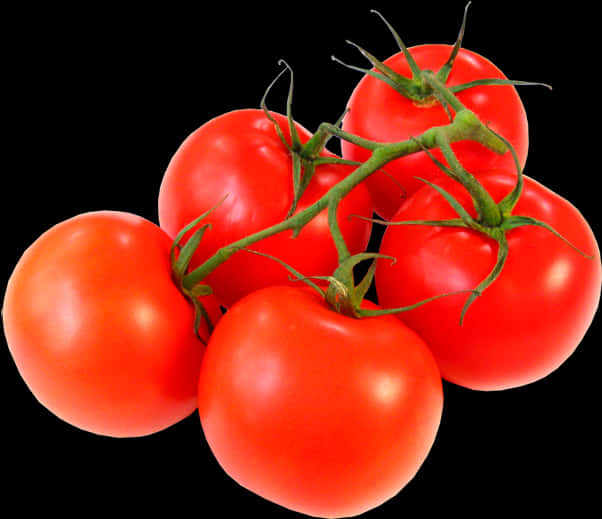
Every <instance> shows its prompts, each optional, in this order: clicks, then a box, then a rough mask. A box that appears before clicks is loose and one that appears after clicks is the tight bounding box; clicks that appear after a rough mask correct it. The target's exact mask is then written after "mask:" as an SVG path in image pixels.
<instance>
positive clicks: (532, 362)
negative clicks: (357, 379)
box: [375, 171, 601, 390]
mask: <svg viewBox="0 0 602 519" xmlns="http://www.w3.org/2000/svg"><path fill="white" fill-rule="evenodd" d="M475 176H476V177H477V178H478V179H479V180H480V182H481V184H482V185H483V186H484V187H485V189H486V190H487V191H488V192H489V193H490V194H491V196H492V197H493V199H494V200H495V201H499V200H501V199H502V198H503V197H504V196H505V195H506V194H507V193H508V192H509V191H510V190H511V189H512V187H513V185H514V183H515V182H516V174H510V173H507V172H502V171H491V172H487V173H482V174H478V175H475ZM524 180H525V183H524V189H523V193H522V195H521V197H520V199H519V201H518V204H517V205H516V207H515V209H514V210H513V214H515V215H523V216H530V217H532V218H536V219H538V220H540V221H543V222H546V223H547V224H549V225H551V226H552V227H553V228H554V229H555V230H556V231H558V232H559V233H560V234H561V235H562V236H563V237H564V238H566V239H567V240H568V241H569V242H570V243H571V244H573V245H574V246H575V247H577V248H578V249H579V250H580V251H582V252H583V253H584V254H587V255H593V256H594V258H593V259H591V258H587V257H585V256H584V255H582V254H580V253H579V252H578V251H576V250H575V249H574V248H572V247H571V246H569V245H568V244H567V243H566V242H565V241H563V240H562V239H560V238H559V237H557V236H555V235H554V234H553V233H552V232H550V231H549V230H547V229H544V228H542V227H539V226H523V227H518V228H515V229H512V230H510V231H507V232H506V238H507V241H508V245H509V253H508V258H507V260H506V264H505V266H504V267H503V270H502V272H501V274H500V275H499V277H498V278H497V279H496V280H495V281H494V282H493V283H492V284H491V285H490V286H489V287H488V288H487V289H486V290H485V291H484V292H483V293H482V295H481V296H479V297H477V298H476V299H475V300H474V302H473V303H472V304H471V305H470V306H469V307H468V310H467V312H466V315H465V318H464V321H463V324H462V325H461V326H460V324H459V320H460V315H461V310H462V307H463V305H464V303H465V301H466V298H467V296H466V295H453V296H448V297H443V298H440V299H437V300H436V301H433V302H430V303H428V304H425V305H423V306H421V307H418V308H416V309H414V310H411V311H408V312H404V313H401V314H398V317H399V318H400V319H401V320H403V322H405V323H406V324H407V325H408V326H410V327H411V328H412V329H413V330H415V331H416V332H417V333H418V334H419V335H420V336H421V337H422V338H423V339H424V340H425V342H426V343H427V344H428V345H429V347H430V348H431V349H432V351H433V353H434V354H435V357H436V359H437V362H438V364H439V367H440V369H441V373H442V376H443V378H444V379H447V380H449V381H451V382H454V383H456V384H458V385H461V386H465V387H468V388H471V389H479V390H499V389H507V388H512V387H518V386H522V385H525V384H529V383H531V382H534V381H536V380H539V379H541V378H542V377H545V376H546V375H548V374H549V373H551V372H552V371H554V370H555V369H556V368H558V367H559V366H560V365H561V364H562V363H563V362H564V361H565V360H566V359H567V358H568V357H569V356H570V355H571V354H572V352H573V351H574V350H575V349H576V347H577V346H578V344H579V342H580V341H581V339H582V338H583V336H584V335H585V333H586V331H587V329H588V327H589V325H590V324H591V322H592V319H593V317H594V314H595V312H596V309H597V306H598V302H599V299H600V282H601V267H600V252H599V249H598V245H597V243H596V239H595V237H594V235H593V232H592V230H591V228H590V227H589V225H588V223H587V222H586V221H585V219H584V218H583V216H582V215H581V214H580V213H579V211H578V210H577V209H576V208H575V207H574V206H573V205H572V204H570V203H569V202H568V201H567V200H565V199H563V198H562V197H560V196H559V195H557V194H555V193H553V192H552V191H550V190H549V189H548V188H546V187H544V186H543V185H541V184H540V183H538V182H536V181H535V180H533V179H531V178H529V177H525V178H524ZM439 185H440V186H441V187H443V188H444V189H445V190H447V191H448V192H449V193H450V194H452V195H453V196H454V197H455V198H456V199H457V200H458V201H459V202H460V203H461V204H462V206H463V207H464V208H465V209H466V210H467V211H469V213H470V214H471V215H472V216H473V217H474V216H475V213H474V207H473V205H472V201H471V199H470V198H469V196H468V194H467V192H466V190H465V189H464V188H463V187H462V186H461V185H460V184H459V183H457V182H454V181H453V180H451V179H446V180H442V181H440V182H439ZM454 217H457V215H456V214H455V213H454V211H453V210H452V209H451V207H450V205H449V204H448V202H447V201H446V200H444V198H443V197H442V196H441V195H440V194H439V193H438V192H437V191H436V190H434V189H432V188H431V187H430V186H425V187H424V188H422V189H420V190H418V191H417V192H416V193H414V195H413V196H411V197H410V198H409V199H408V200H407V202H406V203H404V205H403V206H402V207H401V209H400V210H399V212H398V213H397V214H396V215H395V217H394V220H393V221H404V220H440V219H448V218H454ZM380 252H381V253H382V254H386V255H389V256H393V257H395V258H396V259H397V261H396V262H395V263H394V264H392V262H391V261H380V260H379V262H378V265H377V269H376V275H375V285H376V292H377V295H378V301H379V304H380V305H382V306H384V307H399V306H404V305H406V304H409V303H413V302H415V301H419V300H422V299H425V298H428V297H430V296H434V295H437V294H445V293H450V292H455V291H459V290H470V289H473V288H475V287H476V286H477V285H478V284H479V283H480V282H481V281H482V280H483V279H485V278H486V276H487V275H488V274H489V272H490V271H491V270H492V268H493V266H494V265H495V263H496V257H497V243H496V242H495V241H494V240H492V239H491V238H489V237H487V236H485V235H483V234H482V233H480V232H477V231H473V230H470V229H464V228H460V227H440V226H434V227H432V226H425V225H398V226H389V227H387V229H386V230H385V232H384V236H383V239H382V243H381V248H380Z"/></svg>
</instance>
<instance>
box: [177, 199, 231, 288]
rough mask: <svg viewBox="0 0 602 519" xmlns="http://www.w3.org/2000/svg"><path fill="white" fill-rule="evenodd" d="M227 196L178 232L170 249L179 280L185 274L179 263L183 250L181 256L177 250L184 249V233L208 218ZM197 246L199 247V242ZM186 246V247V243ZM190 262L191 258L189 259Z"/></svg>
mask: <svg viewBox="0 0 602 519" xmlns="http://www.w3.org/2000/svg"><path fill="white" fill-rule="evenodd" d="M226 198H228V195H227V194H226V195H225V196H224V197H223V198H222V199H221V200H220V201H219V202H218V203H217V204H215V205H214V206H213V207H212V208H211V209H209V210H208V211H206V212H204V213H203V214H202V215H201V216H199V217H198V218H195V219H194V220H193V221H192V222H190V223H189V224H188V225H186V226H185V227H183V228H182V229H181V230H180V232H178V234H177V235H176V237H175V238H174V239H173V241H172V243H171V248H170V250H169V256H170V258H171V266H172V271H173V272H174V274H176V278H177V279H178V280H180V279H181V276H183V275H184V272H181V265H179V264H178V262H179V261H180V257H181V256H182V252H180V254H179V256H180V257H178V258H176V250H183V248H182V246H181V245H180V242H181V241H182V238H183V237H184V235H185V234H186V233H187V232H189V231H190V230H192V229H194V227H196V226H197V225H198V224H199V223H200V222H201V220H203V219H205V218H207V216H209V215H210V214H211V213H212V212H213V211H215V210H216V209H217V208H218V207H219V206H220V205H221V204H222V203H223V202H224V200H225V199H226ZM207 226H209V227H210V226H211V224H207V225H205V226H203V227H205V228H207ZM204 232H205V230H203V233H204ZM201 237H202V235H201ZM189 241H190V240H189ZM199 241H200V238H199ZM196 246H197V247H198V243H197V245H196ZM184 247H186V245H185V246H184ZM192 252H194V251H192ZM186 254H190V252H187V253H186ZM188 262H190V260H188ZM186 267H188V264H187V265H186Z"/></svg>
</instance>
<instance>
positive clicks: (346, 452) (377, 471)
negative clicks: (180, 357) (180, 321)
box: [199, 286, 443, 517]
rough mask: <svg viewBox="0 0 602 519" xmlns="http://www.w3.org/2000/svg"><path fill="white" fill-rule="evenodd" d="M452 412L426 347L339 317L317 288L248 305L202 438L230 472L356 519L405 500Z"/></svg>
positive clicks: (215, 383) (211, 395)
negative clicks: (402, 493)
mask: <svg viewBox="0 0 602 519" xmlns="http://www.w3.org/2000/svg"><path fill="white" fill-rule="evenodd" d="M366 304H370V303H366ZM374 306H375V305H372V307H374ZM249 330H252V333H249ZM442 405H443V393H442V382H441V378H440V375H439V370H438V368H437V365H436V363H435V361H434V359H433V356H432V354H431V352H430V351H429V349H428V348H427V346H426V345H425V344H424V342H423V341H422V339H420V337H418V336H417V335H416V334H415V333H414V332H413V331H411V330H410V329H409V328H407V327H406V326H404V325H403V324H402V323H401V322H400V321H399V320H397V319H396V318H395V317H392V316H390V315H387V316H380V317H370V318H363V319H355V318H352V317H347V316H344V315H341V314H338V313H336V312H334V311H333V310H331V309H330V308H329V307H328V306H327V304H326V303H325V301H324V298H323V297H322V296H321V295H320V294H319V293H317V292H316V291H314V290H313V289H310V288H308V287H288V286H272V287H267V288H264V289H261V290H258V291H256V292H254V293H252V294H250V295H248V296H246V297H245V298H243V299H241V300H239V301H238V303H237V304H235V305H234V306H233V307H232V308H231V309H230V310H229V311H228V312H227V313H226V314H225V315H224V317H223V318H222V319H221V321H220V322H219V323H218V325H217V327H216V329H215V331H214V333H213V334H212V336H211V339H210V341H209V345H208V347H207V352H206V355H205V358H204V361H203V365H202V367H201V376H200V378H199V415H200V420H201V424H202V428H203V431H204V434H205V438H206V439H207V441H208V443H209V446H210V448H211V450H212V452H213V453H214V455H215V457H216V458H217V461H218V462H219V463H220V465H221V466H222V467H223V468H224V470H225V471H226V472H227V473H228V474H229V475H230V476H231V477H232V478H234V480H236V481H237V482H238V483H239V484H240V485H242V486H243V487H245V488H247V489H249V490H251V491H252V492H255V493H257V494H259V495H260V496H262V497H264V498H266V499H268V500H271V501H273V502H275V503H277V504H279V505H281V506H284V507H287V508H289V509H292V510H296V511H298V512H301V513H304V514H308V515H311V516H319V517H342V516H351V515H356V514H359V513H362V512H364V511H366V510H369V509H370V508H374V507H375V506H377V505H379V504H381V503H382V502H384V501H385V500H387V499H389V498H391V497H392V496H394V495H395V494H396V493H398V492H399V490H400V489H401V488H402V487H403V486H404V485H405V484H406V483H407V482H408V481H409V480H410V479H411V478H412V477H413V476H414V475H415V473H416V472H417V471H418V470H419V468H420V466H421V464H422V463H423V462H424V460H425V458H426V456H427V454H428V452H429V450H430V448H431V445H432V443H433V442H434V439H435V436H436V432H437V430H438V427H439V423H440V419H441V413H442Z"/></svg>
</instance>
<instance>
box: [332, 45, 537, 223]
mask: <svg viewBox="0 0 602 519" xmlns="http://www.w3.org/2000/svg"><path fill="white" fill-rule="evenodd" d="M451 48H452V47H451V46H449V45H431V44H429V45H419V46H416V47H411V48H410V49H409V50H410V52H411V54H412V56H413V57H414V59H415V60H416V62H417V63H418V65H419V67H420V68H421V69H423V70H425V69H428V70H432V71H434V72H436V71H438V70H439V69H440V68H441V66H442V65H443V64H444V63H445V62H446V61H447V59H448V57H449V55H450V52H451ZM384 63H385V64H386V65H387V66H388V67H390V68H392V69H393V70H394V71H396V72H398V73H399V74H402V75H404V76H406V77H411V72H410V69H409V67H408V64H407V61H406V59H405V57H404V56H403V54H402V53H398V54H395V55H393V56H391V57H390V58H389V59H387V60H385V61H384ZM487 78H498V79H507V78H506V76H505V75H504V74H503V73H502V72H501V71H500V70H499V69H498V68H497V67H496V66H495V65H494V64H493V63H491V62H490V61H489V60H487V59H486V58H484V57H483V56H480V55H478V54H476V53H474V52H471V51H469V50H466V49H461V50H460V52H459V53H458V55H457V57H456V60H455V62H454V65H453V68H452V71H451V73H450V75H449V78H448V80H447V82H446V86H448V87H451V86H454V85H459V84H463V83H467V82H469V81H474V80H477V79H487ZM456 96H457V97H458V99H459V100H460V101H461V102H462V104H463V105H464V106H465V107H466V108H468V109H469V110H472V111H473V112H474V113H475V114H476V115H477V116H478V117H479V119H480V120H481V121H482V122H483V123H485V124H486V125H488V126H489V127H490V128H491V129H492V130H494V131H495V132H497V133H499V134H501V135H503V136H504V137H505V138H506V139H507V140H509V141H510V143H511V144H512V146H513V147H514V149H515V150H516V153H517V155H518V157H519V161H520V163H521V165H522V166H524V164H525V161H526V158H527V150H528V143H529V135H528V125H527V116H526V113H525V109H524V107H523V104H522V102H521V100H520V98H519V96H518V93H517V92H516V89H515V88H514V87H513V86H507V85H504V86H498V85H496V86H479V87H473V88H469V89H467V90H464V91H462V92H459V93H457V94H456ZM347 106H348V108H349V112H348V114H347V115H346V116H345V119H344V121H343V129H344V130H346V131H349V132H351V133H353V134H356V135H359V136H361V137H365V138H367V139H370V140H373V141H377V142H398V141H404V140H407V139H410V138H412V137H417V136H418V135H420V134H422V133H423V132H424V131H426V130H428V129H429V128H431V127H433V126H441V125H446V124H449V122H450V120H449V117H448V115H447V113H446V112H445V110H444V108H443V107H442V106H441V104H439V103H435V104H430V105H427V106H423V105H419V104H418V103H416V102H414V101H411V100H409V99H407V98H405V97H404V96H402V95H401V94H400V93H399V92H397V91H396V90H394V89H393V88H392V87H390V86H389V85H387V84H386V83H384V82H383V81H380V80H378V79H376V78H374V77H371V76H368V75H366V76H364V77H363V78H362V79H361V80H360V82H359V83H358V85H357V86H356V87H355V89H354V91H353V93H352V95H351V97H350V99H349V102H348V105H347ZM341 146H342V152H343V157H344V158H347V159H350V160H356V161H361V162H364V161H366V160H367V159H368V157H369V156H370V152H369V151H367V150H365V149H364V148H361V147H359V146H356V145H354V144H351V143H349V142H347V141H344V140H343V141H341ZM452 149H453V150H454V152H455V153H456V155H457V157H458V159H459V160H460V162H461V163H462V165H463V166H464V167H465V168H466V169H467V170H468V171H483V170H486V169H509V170H516V168H515V166H514V161H513V158H512V156H511V154H510V153H509V152H508V153H506V154H504V155H498V154H496V153H494V152H493V151H490V150H489V149H487V148H485V147H484V146H482V145H481V144H478V143H476V142H473V141H468V140H466V141H462V142H457V143H454V144H453V145H452ZM433 154H434V155H435V157H437V158H438V159H439V160H442V159H443V156H442V155H441V153H440V152H439V150H433ZM383 169H384V170H385V171H386V173H387V174H388V175H391V176H393V177H394V178H395V179H396V180H397V183H396V182H395V181H393V180H391V178H389V176H387V174H385V173H383V172H376V173H374V174H372V175H371V176H370V177H369V178H368V179H367V180H366V185H367V186H368V188H369V190H370V193H371V194H372V199H373V204H374V208H375V210H376V212H377V213H378V214H379V215H380V216H382V217H383V218H385V219H390V218H391V217H393V215H394V214H395V212H396V211H397V209H398V208H399V206H400V205H401V202H402V201H403V199H404V197H407V196H410V195H411V194H412V193H413V192H414V191H416V190H417V189H419V188H420V187H422V186H423V185H424V183H423V182H421V181H419V180H416V179H415V178H414V177H420V178H423V179H425V180H428V181H434V180H436V179H438V178H441V177H442V176H443V173H442V172H441V170H440V169H439V168H438V166H437V165H436V164H435V163H434V162H433V161H432V160H431V159H430V158H429V157H428V155H426V154H425V153H424V152H419V153H415V154H412V155H408V156H406V157H401V158H399V159H397V160H394V161H392V162H390V163H389V164H387V165H386V166H385V167H384V168H383ZM400 185H401V187H400Z"/></svg>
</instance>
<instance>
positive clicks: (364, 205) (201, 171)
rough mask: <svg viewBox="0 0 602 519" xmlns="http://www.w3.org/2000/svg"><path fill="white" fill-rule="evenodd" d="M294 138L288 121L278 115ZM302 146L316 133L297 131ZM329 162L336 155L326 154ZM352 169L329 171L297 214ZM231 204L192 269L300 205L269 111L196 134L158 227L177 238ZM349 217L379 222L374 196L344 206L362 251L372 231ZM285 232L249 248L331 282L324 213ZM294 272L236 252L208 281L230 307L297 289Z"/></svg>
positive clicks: (351, 237) (170, 172)
mask: <svg viewBox="0 0 602 519" xmlns="http://www.w3.org/2000/svg"><path fill="white" fill-rule="evenodd" d="M273 116H274V117H275V118H276V120H277V121H278V123H279V124H280V126H281V128H282V129H283V132H284V134H285V135H286V136H287V138H290V133H289V132H288V121H287V120H286V118H285V117H284V116H282V115H280V114H273ZM297 131H298V132H299V135H300V138H301V140H302V141H303V142H306V141H307V140H308V139H309V138H310V133H309V132H308V131H307V130H305V129H304V128H302V127H301V126H300V125H297ZM324 155H332V154H329V153H327V152H325V153H324ZM352 170H353V168H352V167H349V166H340V165H336V166H333V165H323V166H319V167H318V168H317V169H316V172H315V174H314V176H313V177H312V180H311V182H310V184H309V187H308V188H307V190H306V191H305V193H304V195H303V197H302V198H301V200H300V203H299V206H298V210H297V212H299V211H301V210H303V209H304V208H306V207H307V206H309V205H311V204H312V203H313V202H315V201H316V200H318V199H319V198H320V197H321V196H322V195H323V194H325V193H326V191H327V190H328V189H329V188H330V187H332V186H333V185H334V184H336V183H337V182H338V181H340V180H342V179H343V178H345V177H346V176H347V175H348V174H349V173H350V172H351V171H352ZM225 195H228V197H227V198H226V199H225V201H224V202H223V203H222V204H221V205H220V206H219V207H218V208H217V209H216V210H215V211H214V212H213V213H211V215H209V216H208V217H207V219H206V220H204V222H203V223H211V224H212V227H211V229H208V230H207V232H206V233H205V235H204V236H203V241H202V247H200V249H199V251H198V252H197V254H195V256H194V257H193V260H192V262H191V268H194V267H195V266H198V265H199V264H201V263H202V262H203V261H204V260H206V259H207V258H209V257H210V256H211V255H212V254H214V253H215V251H216V250H217V249H218V248H220V247H223V246H226V245H229V244H231V243H233V242H234V241H236V240H238V239H240V238H243V237H246V236H248V235H250V234H252V233H254V232H257V231H261V230H263V229H265V228H267V227H270V226H272V225H274V224H276V223H279V222H281V221H282V220H284V219H285V217H286V215H287V212H288V210H289V209H290V207H291V205H292V202H293V165H292V159H291V154H290V152H289V151H288V150H287V148H286V147H285V146H284V145H283V143H282V142H281V141H280V138H279V137H278V134H277V133H276V131H275V129H274V125H273V123H272V122H271V121H270V120H269V119H268V118H267V117H266V115H265V114H264V112H263V111H262V110H252V109H248V110H235V111H232V112H228V113H226V114H223V115H220V116H218V117H216V118H215V119H212V120H211V121H208V122H207V123H205V124H204V125H203V126H201V127H200V128H198V129H197V130H196V131H194V132H193V133H192V134H191V135H190V136H189V137H188V138H187V139H186V140H185V141H184V142H183V143H182V145H181V146H180V148H179V149H178V150H177V151H176V153H175V154H174V156H173V158H172V160H171V162H170V164H169V166H168V168H167V171H166V172H165V175H164V178H163V181H162V183H161V188H160V192H159V221H160V224H161V227H162V228H163V229H165V230H166V231H167V233H168V234H169V235H170V236H172V237H175V235H176V234H177V233H178V232H179V231H180V230H181V229H182V228H183V227H185V226H186V225H187V224H189V223H190V222H192V221H193V220H194V219H195V218H197V217H198V216H200V215H201V214H203V213H204V212H205V211H208V210H209V209H211V208H212V207H214V206H215V205H216V204H217V203H218V202H219V201H220V200H221V199H222V198H223V197H224V196H225ZM350 214H359V215H362V216H365V217H371V216H372V204H371V200H370V195H369V193H368V191H367V188H366V187H365V186H364V185H359V186H357V187H356V188H355V189H353V190H352V191H351V192H350V193H349V195H347V196H346V197H345V198H344V199H343V201H342V202H341V204H340V206H339V212H338V216H339V218H338V219H339V223H340V227H341V231H342V233H343V236H344V237H345V240H346V243H347V244H348V247H349V249H350V251H351V252H352V253H357V252H361V251H363V250H364V249H365V248H366V246H367V244H368V240H369V238H370V230H371V224H370V222H367V221H365V220H361V219H358V218H352V219H350V218H348V217H349V215H350ZM292 235H293V233H292V231H287V232H283V233H280V234H278V235H276V236H272V237H270V238H266V239H263V240H261V241H260V242H258V243H255V244H253V245H252V246H251V247H250V248H251V249H253V250H257V251H260V252H263V253H267V254H270V255H272V256H275V257H277V258H279V259H281V260H283V261H285V262H286V263H288V264H289V265H292V266H293V267H294V268H296V269H297V270H298V271H300V272H301V273H302V274H303V275H305V276H315V275H331V274H332V273H333V272H334V270H335V269H336V267H337V265H338V257H337V253H336V249H335V246H334V242H333V241H332V237H331V234H330V230H329V228H328V217H327V212H326V211H324V212H322V213H321V214H320V215H318V216H317V217H316V218H314V219H313V220H312V221H311V222H310V223H309V224H308V225H306V226H305V227H304V228H303V229H302V230H301V232H300V234H299V235H298V237H297V238H295V239H293V238H292ZM289 275H290V272H289V271H288V270H286V269H285V268H284V267H283V266H281V265H280V264H278V263H276V262H275V261H273V260H271V259H268V258H265V257H260V256H257V255H253V254H251V253H249V252H246V251H241V252H238V253H236V254H235V255H234V256H233V257H231V258H230V259H229V260H228V261H227V262H226V263H224V264H222V265H221V266H220V267H218V268H217V269H216V270H215V271H214V272H213V273H212V274H211V275H210V276H209V277H208V278H207V279H206V282H207V283H208V284H209V285H211V286H212V287H213V289H214V293H215V294H216V295H217V296H218V298H219V299H220V301H221V302H222V304H224V305H225V306H227V307H229V306H231V305H232V304H233V303H234V302H235V301H237V300H238V299H240V298H241V297H242V296H244V295H246V294H248V293H250V292H252V291H253V290H256V289H258V288H262V287H265V286H268V285H273V284H286V283H290V282H289V280H288V277H289Z"/></svg>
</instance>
